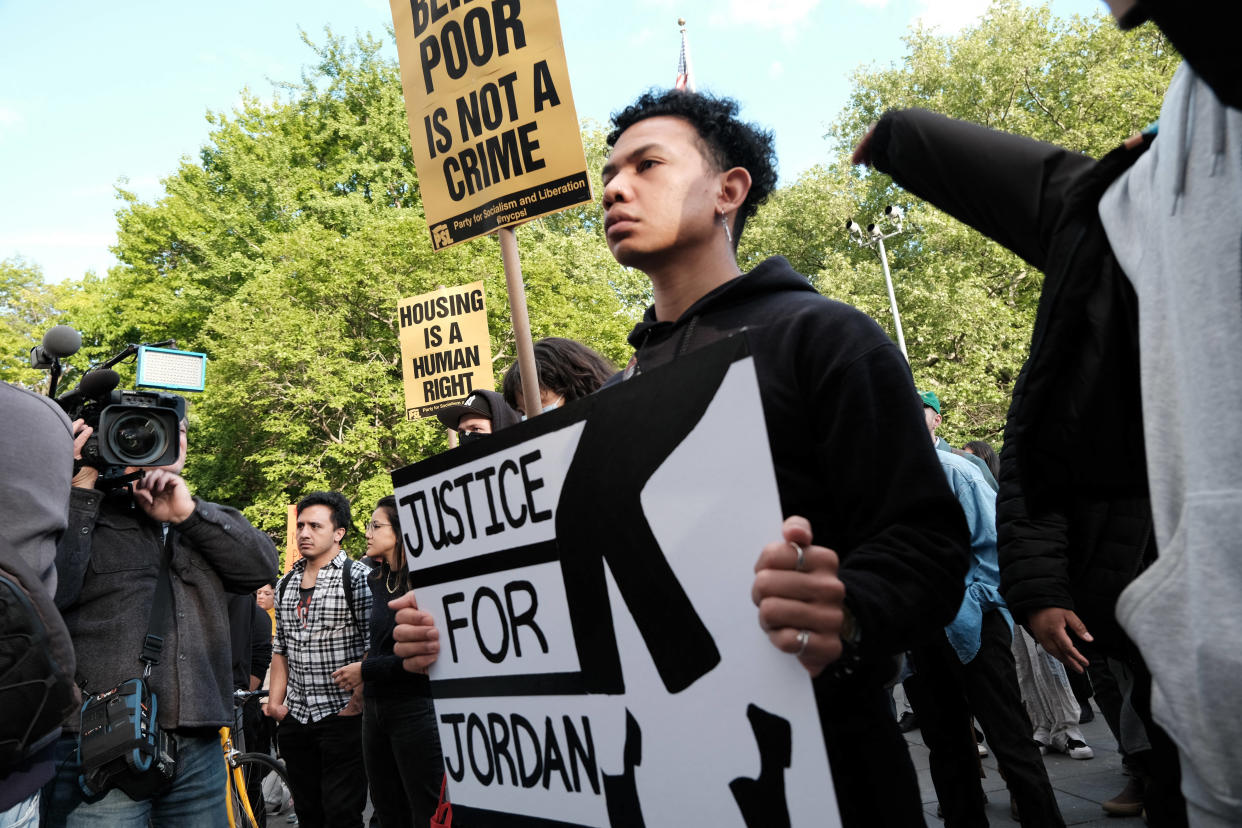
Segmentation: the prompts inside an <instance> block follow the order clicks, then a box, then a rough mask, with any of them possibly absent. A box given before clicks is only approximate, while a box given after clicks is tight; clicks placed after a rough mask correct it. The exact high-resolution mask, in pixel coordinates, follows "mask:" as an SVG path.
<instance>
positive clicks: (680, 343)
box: [395, 91, 969, 826]
mask: <svg viewBox="0 0 1242 828" xmlns="http://www.w3.org/2000/svg"><path fill="white" fill-rule="evenodd" d="M736 114H737V105H736V104H735V103H734V102H732V101H730V100H727V99H716V98H712V97H710V96H706V95H700V94H695V93H689V92H680V91H671V92H667V93H664V94H658V95H657V94H649V95H644V96H643V97H641V98H640V99H639V100H638V101H637V102H636V103H635V104H634V105H633V106H631V107H629V108H627V109H626V110H624V111H623V112H621V113H620V114H618V115H617V116H616V117H615V118H614V124H615V126H616V129H615V130H614V131H613V133H612V135H611V136H609V142H610V143H611V144H612V146H613V150H612V153H611V155H610V156H609V159H608V162H607V164H606V165H605V166H604V173H603V183H604V197H603V201H604V210H605V235H606V237H607V242H608V246H609V249H610V250H611V251H612V253H613V256H614V257H615V258H616V259H617V261H618V262H620V263H621V264H623V265H626V266H629V267H636V268H638V269H640V270H642V271H644V272H645V273H646V274H647V275H648V276H649V277H650V278H651V281H652V287H653V295H654V298H655V305H654V306H653V307H651V308H649V309H648V311H647V313H646V315H645V316H644V318H643V320H642V322H640V323H639V324H638V326H637V327H635V329H634V331H633V333H631V334H630V343H631V344H632V345H633V346H634V348H635V354H634V357H633V358H632V359H631V361H630V365H629V367H628V368H627V369H626V371H625V372H624V374H623V376H632V375H634V374H635V373H636V372H640V371H647V370H651V369H655V368H657V367H659V366H661V365H664V364H667V363H669V362H671V361H673V360H677V359H678V358H679V357H681V356H682V355H683V354H686V353H689V352H691V351H694V350H697V349H700V348H702V347H704V346H706V345H709V344H711V343H713V342H717V341H719V340H721V339H723V338H725V337H729V336H732V335H736V334H738V333H739V332H741V331H743V330H744V331H745V336H746V338H747V340H748V344H749V347H750V351H751V353H752V355H753V357H754V360H755V368H756V372H757V375H758V380H759V386H760V397H761V400H762V403H763V407H764V415H765V419H766V421H767V424H768V438H769V445H770V448H771V452H772V458H773V462H774V466H775V472H776V479H777V480H776V482H777V487H778V492H779V495H780V500H781V507H782V510H783V512H784V514H786V515H787V516H788V517H787V519H786V520H785V522H784V525H783V527H782V535H783V537H781V539H779V540H776V541H774V542H772V543H769V544H768V545H766V546H765V547H764V548H763V549H762V550H760V554H759V560H758V562H757V563H756V565H755V580H754V586H753V592H752V597H753V598H754V601H755V603H756V604H757V605H758V607H759V623H760V625H761V627H762V629H763V630H764V631H765V632H766V633H767V635H768V637H769V639H770V640H771V642H772V644H773V645H774V646H776V647H777V648H778V649H780V650H782V651H784V652H787V653H789V654H790V655H792V656H794V657H795V658H797V659H798V660H799V662H800V663H801V664H802V665H803V666H804V667H805V668H806V670H807V671H808V672H809V673H810V674H811V676H812V677H813V687H814V692H815V697H816V701H817V704H818V707H819V714H820V723H821V726H822V728H823V737H824V742H825V746H826V749H827V753H828V757H829V760H830V762H831V766H832V775H833V782H834V786H835V790H836V797H837V802H838V805H839V808H840V812H841V817H842V821H843V823H844V824H845V825H847V826H862V825H866V826H876V825H894V826H909V825H915V824H920V823H921V821H922V819H923V814H922V807H921V803H920V797H919V791H918V784H917V779H916V777H915V774H914V769H913V765H912V763H911V762H910V758H909V752H908V750H907V747H906V743H905V740H904V739H903V738H902V737H901V734H900V733H899V732H898V730H897V726H896V723H895V722H894V721H893V718H892V716H891V715H890V714H889V710H888V701H887V697H886V693H885V691H884V689H883V685H884V682H885V681H886V680H888V679H890V678H891V677H892V676H893V673H894V666H895V665H894V657H895V656H896V654H898V653H901V652H902V651H904V650H906V649H909V648H910V647H911V646H912V645H913V644H914V643H916V642H917V641H918V640H920V639H921V637H922V636H924V635H927V634H928V632H929V631H931V630H938V629H940V628H942V627H943V626H944V625H945V624H947V623H949V621H951V620H952V618H953V616H954V614H955V613H956V611H957V608H958V606H959V605H960V603H961V600H962V595H963V593H964V578H965V574H966V569H967V564H968V558H969V555H968V538H967V528H966V522H965V517H964V516H963V514H962V510H961V508H960V507H959V506H958V504H957V502H956V500H955V499H954V497H953V495H952V493H951V492H950V491H949V488H948V485H947V483H946V481H945V478H944V475H943V473H941V472H940V470H939V469H938V466H937V463H936V458H935V456H934V449H933V448H932V446H931V445H930V442H929V441H928V439H927V432H926V429H925V426H924V424H923V419H922V416H921V414H920V413H919V405H918V399H917V397H916V395H915V390H914V384H913V381H912V379H911V376H910V370H909V367H908V366H907V364H906V362H905V360H904V359H903V358H902V356H901V352H900V351H899V350H898V349H897V347H896V346H895V345H894V344H893V343H892V341H891V340H889V339H888V337H887V336H885V334H884V332H883V331H882V330H881V329H880V328H879V326H878V325H876V324H875V322H873V321H872V320H871V319H869V318H867V317H866V316H865V315H863V314H862V313H860V312H859V311H857V310H855V309H854V308H851V307H849V306H847V305H844V304H841V303H839V302H834V301H832V300H829V299H827V298H825V297H823V296H820V295H819V294H818V293H817V292H816V291H815V289H814V288H813V287H812V286H811V284H810V282H809V281H808V280H807V279H806V277H805V276H802V275H801V274H798V273H796V272H794V270H793V269H792V268H791V267H790V266H789V263H788V262H787V261H785V260H784V259H782V258H779V257H774V258H771V259H768V260H767V261H765V262H763V263H762V264H760V265H759V266H758V267H756V268H755V269H754V270H752V271H750V272H749V273H747V274H744V275H743V274H741V273H740V272H739V270H738V266H737V258H736V245H735V242H736V239H737V238H738V237H739V236H740V234H741V232H742V229H743V227H744V225H745V222H746V219H747V218H748V217H749V216H751V215H753V214H754V212H755V210H756V209H757V207H758V205H759V203H761V202H762V201H763V199H764V198H765V197H766V196H767V194H768V193H769V192H771V190H772V189H773V187H774V186H775V184H776V171H775V168H774V163H773V159H772V155H773V149H772V138H771V136H770V135H769V134H767V133H765V132H762V131H761V130H758V129H756V128H754V127H752V126H751V125H749V124H745V123H743V122H741V121H739V120H738V119H737V118H736ZM776 528H777V527H775V526H774V527H772V529H773V534H775V531H776ZM738 610H739V611H740V612H746V611H747V609H746V608H745V607H738ZM397 621H398V625H399V626H398V627H397V628H396V630H395V637H396V639H397V644H396V647H395V652H396V654H397V655H400V656H403V657H405V659H406V660H405V664H406V668H407V669H411V668H419V667H421V666H425V665H426V664H428V663H430V662H431V661H434V659H435V658H436V656H437V654H438V651H439V642H438V634H437V633H435V632H434V631H433V628H432V626H431V624H432V619H431V617H430V615H429V614H428V613H426V612H424V611H421V610H418V609H417V608H416V606H415V604H414V602H413V601H412V600H410V601H408V602H407V603H406V605H405V606H404V607H403V608H401V609H400V611H399V612H398V614H397ZM790 795H791V796H797V792H794V791H791V792H790Z"/></svg>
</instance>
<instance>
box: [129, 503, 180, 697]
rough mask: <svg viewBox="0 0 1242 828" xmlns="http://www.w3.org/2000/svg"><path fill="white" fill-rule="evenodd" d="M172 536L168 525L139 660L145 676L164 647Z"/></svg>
mask: <svg viewBox="0 0 1242 828" xmlns="http://www.w3.org/2000/svg"><path fill="white" fill-rule="evenodd" d="M172 537H173V529H172V527H171V526H169V527H166V528H165V531H164V552H163V554H162V555H161V557H160V574H159V575H158V576H156V581H155V597H154V599H152V601H151V618H150V620H149V621H148V622H147V635H146V637H145V638H144V639H143V640H142V653H141V654H140V655H139V656H138V660H139V661H141V662H142V663H143V665H144V666H143V669H142V677H143V678H148V677H150V675H151V668H152V667H154V666H155V665H156V664H159V663H160V652H161V651H162V650H163V649H164V636H163V635H161V634H160V633H163V632H164V627H165V622H166V621H167V619H168V611H169V608H170V606H171V604H172V579H171V578H170V577H169V575H168V570H169V568H170V565H171V563H172ZM157 630H158V631H159V632H158V633H157Z"/></svg>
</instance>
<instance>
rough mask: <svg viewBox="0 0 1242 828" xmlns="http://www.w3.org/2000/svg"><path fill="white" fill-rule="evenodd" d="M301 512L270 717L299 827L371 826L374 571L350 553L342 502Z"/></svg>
mask: <svg viewBox="0 0 1242 828" xmlns="http://www.w3.org/2000/svg"><path fill="white" fill-rule="evenodd" d="M297 514H298V524H297V541H298V551H299V552H300V553H301V555H302V557H301V559H300V560H299V561H298V562H297V563H296V564H294V565H293V569H292V571H291V572H290V573H289V574H288V575H287V576H285V578H284V579H283V580H282V581H281V582H280V585H279V587H278V589H277V591H276V592H277V595H276V639H275V641H273V642H272V668H271V669H272V674H271V691H270V694H269V696H268V702H267V704H265V705H264V706H263V712H264V713H266V714H267V715H268V716H270V717H272V718H273V719H275V720H276V721H277V722H279V723H280V724H279V726H278V728H277V731H276V738H277V740H278V742H279V744H280V750H281V755H282V756H283V757H284V760H285V765H286V767H287V768H288V770H289V786H290V788H291V789H292V791H291V792H292V794H293V804H294V808H295V809H296V811H297V815H298V822H299V824H300V825H302V826H304V827H305V828H319V826H324V825H330V826H333V828H351V826H361V825H362V811H363V809H364V808H365V807H366V798H367V780H366V771H365V769H364V767H363V763H362V717H361V715H360V714H361V713H362V676H361V666H360V665H361V661H362V657H363V655H364V653H365V650H366V642H367V641H368V637H369V634H370V631H369V629H368V625H369V623H370V617H371V591H370V589H369V588H368V587H367V580H366V578H367V567H366V565H365V564H363V563H362V562H360V561H352V560H350V558H349V556H348V555H346V554H345V552H344V551H343V550H342V549H341V541H342V539H344V537H345V534H346V532H348V531H349V525H350V516H349V501H348V500H346V499H345V498H344V497H343V496H342V495H340V494H339V493H337V492H313V493H311V494H309V495H307V496H306V497H305V498H303V499H302V502H301V503H299V504H298V509H297ZM346 589H351V590H352V601H351V600H348V599H347V596H346Z"/></svg>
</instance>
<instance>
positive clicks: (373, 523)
mask: <svg viewBox="0 0 1242 828" xmlns="http://www.w3.org/2000/svg"><path fill="white" fill-rule="evenodd" d="M385 526H392V524H391V523H377V522H376V521H374V520H373V521H371V522H370V523H368V524H367V525H366V528H368V529H370V530H371V531H372V532H374V531H375V530H376V529H382V528H384V527H385Z"/></svg>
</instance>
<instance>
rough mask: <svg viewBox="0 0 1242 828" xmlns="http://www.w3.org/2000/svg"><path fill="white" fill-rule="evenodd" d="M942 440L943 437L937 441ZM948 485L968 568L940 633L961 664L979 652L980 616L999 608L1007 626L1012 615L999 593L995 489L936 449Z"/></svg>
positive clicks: (954, 457) (971, 468) (955, 458)
mask: <svg viewBox="0 0 1242 828" xmlns="http://www.w3.org/2000/svg"><path fill="white" fill-rule="evenodd" d="M941 442H943V441H941ZM936 459H937V460H939V461H940V466H941V468H943V469H944V473H945V476H946V477H947V478H948V480H949V488H951V489H952V490H953V494H955V495H957V502H958V503H959V504H961V507H962V511H963V512H964V513H965V515H966V524H967V525H968V526H969V527H970V551H971V559H970V571H969V572H967V573H966V595H965V597H964V598H962V605H961V606H960V607H959V608H958V610H957V617H956V618H954V619H953V622H952V623H951V624H949V626H947V627H945V628H944V633H945V635H946V636H948V638H949V643H950V644H952V645H953V650H954V651H955V652H956V653H957V657H958V659H960V660H961V662H962V663H963V664H966V663H968V662H969V661H971V660H972V659H973V658H974V657H975V656H976V655H977V654H978V652H979V635H980V630H981V629H982V628H983V616H984V614H985V613H988V612H991V611H992V610H999V611H1000V613H1001V614H1002V615H1003V616H1004V617H1005V622H1006V623H1007V624H1009V628H1010V629H1011V630H1012V629H1013V618H1011V617H1010V615H1009V610H1008V609H1007V608H1006V607H1005V599H1004V598H1002V597H1001V594H1000V564H999V563H998V561H997V553H996V492H994V491H992V488H991V487H990V486H988V483H987V481H986V480H984V479H983V475H982V474H980V473H979V470H978V469H976V468H975V467H974V465H972V464H971V463H970V461H969V460H967V459H966V458H964V457H959V456H958V455H956V454H953V453H951V452H948V451H938V452H936Z"/></svg>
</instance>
